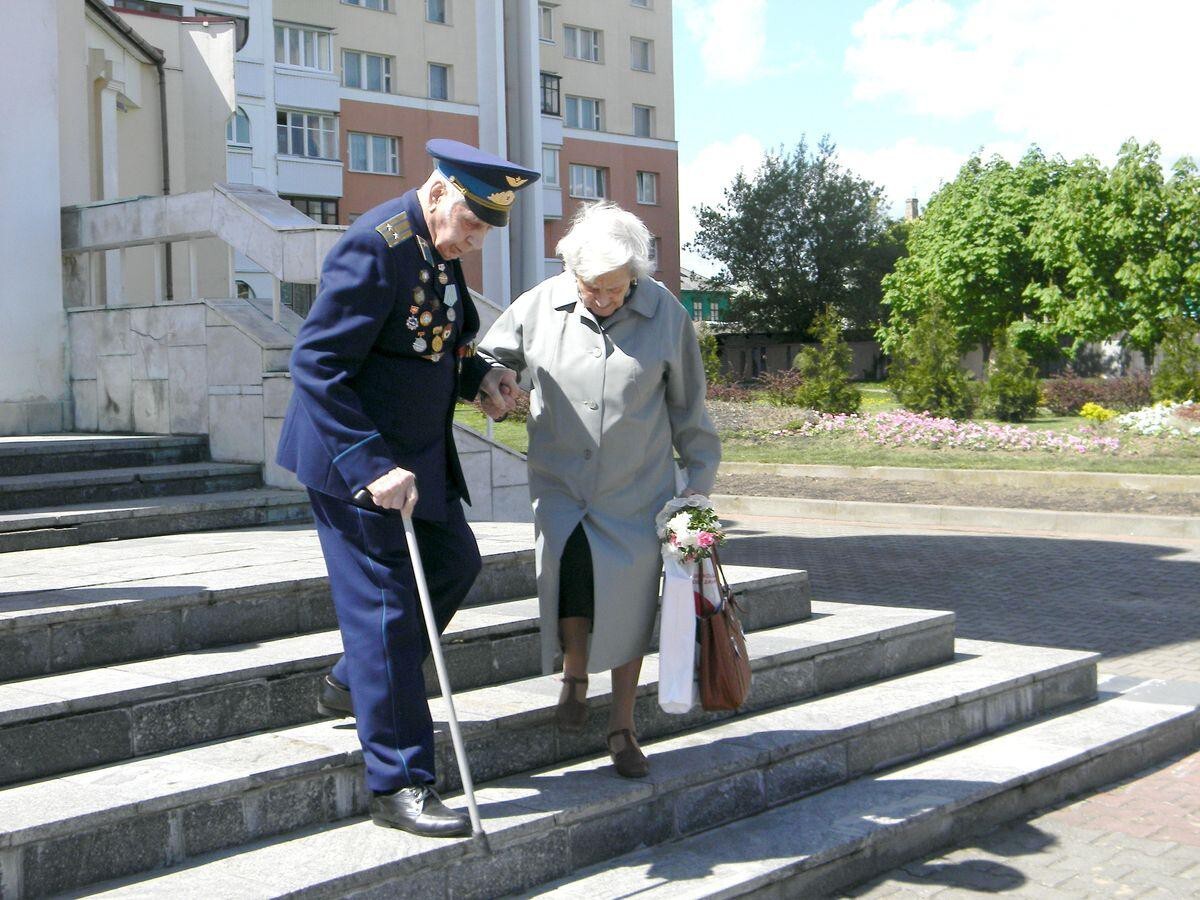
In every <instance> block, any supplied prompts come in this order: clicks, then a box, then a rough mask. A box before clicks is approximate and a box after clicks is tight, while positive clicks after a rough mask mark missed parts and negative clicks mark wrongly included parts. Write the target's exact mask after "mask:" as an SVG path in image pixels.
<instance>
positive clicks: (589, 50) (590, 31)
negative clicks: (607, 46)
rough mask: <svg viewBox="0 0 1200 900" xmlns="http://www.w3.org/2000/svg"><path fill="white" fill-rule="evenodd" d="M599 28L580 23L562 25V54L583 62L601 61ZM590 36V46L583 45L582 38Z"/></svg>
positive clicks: (601, 50) (601, 49) (601, 48)
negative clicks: (585, 26) (584, 25)
mask: <svg viewBox="0 0 1200 900" xmlns="http://www.w3.org/2000/svg"><path fill="white" fill-rule="evenodd" d="M600 34H601V32H600V30H599V29H597V28H584V27H583V26H582V25H564V26H563V56H565V57H566V58H567V59H579V60H582V61H583V62H590V63H602V62H603V61H604V59H603V56H602V55H601V54H602V52H603V47H602V43H603V42H602V40H601V38H600ZM586 35H590V36H591V40H590V41H588V43H589V44H590V46H588V47H586V48H585V47H584V38H585V36H586Z"/></svg>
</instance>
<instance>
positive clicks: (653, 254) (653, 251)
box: [650, 236, 662, 272]
mask: <svg viewBox="0 0 1200 900" xmlns="http://www.w3.org/2000/svg"><path fill="white" fill-rule="evenodd" d="M661 249H662V239H661V238H656V237H653V236H651V238H650V265H651V269H650V271H651V272H657V271H658V261H659V258H660V256H659V251H660V250H661Z"/></svg>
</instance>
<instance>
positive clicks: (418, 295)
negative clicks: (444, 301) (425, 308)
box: [413, 269, 425, 303]
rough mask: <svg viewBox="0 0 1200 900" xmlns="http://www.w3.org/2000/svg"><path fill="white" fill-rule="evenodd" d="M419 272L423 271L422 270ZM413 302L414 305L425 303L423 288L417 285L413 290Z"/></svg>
mask: <svg viewBox="0 0 1200 900" xmlns="http://www.w3.org/2000/svg"><path fill="white" fill-rule="evenodd" d="M421 271H424V269H422V270H421ZM413 302H414V303H424V302H425V288H423V287H420V286H419V285H418V286H417V287H415V288H413Z"/></svg>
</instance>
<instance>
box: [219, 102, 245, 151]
mask: <svg viewBox="0 0 1200 900" xmlns="http://www.w3.org/2000/svg"><path fill="white" fill-rule="evenodd" d="M240 121H244V122H245V123H246V139H245V140H244V141H239V140H238V139H237V132H238V129H237V125H238V122H240ZM225 146H227V147H249V146H251V133H250V117H249V116H248V115H246V110H244V109H242V108H241V107H240V106H239V107H238V108H237V109H235V110H234V111H233V115H231V116H230V117H229V118H228V119H226V120H225Z"/></svg>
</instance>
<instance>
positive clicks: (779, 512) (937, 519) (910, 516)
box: [712, 494, 1200, 540]
mask: <svg viewBox="0 0 1200 900" xmlns="http://www.w3.org/2000/svg"><path fill="white" fill-rule="evenodd" d="M712 500H713V502H714V503H715V504H716V505H717V508H718V509H719V510H720V511H721V514H722V515H744V516H779V517H794V518H801V519H834V520H837V521H839V522H865V523H871V524H879V525H921V526H930V527H938V528H953V529H955V530H957V531H1007V532H1026V531H1042V532H1053V533H1055V534H1087V535H1113V536H1121V537H1161V538H1187V539H1190V540H1200V518H1195V517H1185V516H1139V515H1132V514H1129V513H1088V512H1063V511H1059V510H1051V509H1003V508H999V507H971V506H928V505H923V504H917V503H868V502H864V501H859V500H803V499H798V498H795V497H750V496H735V495H733V494H713V495H712Z"/></svg>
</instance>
